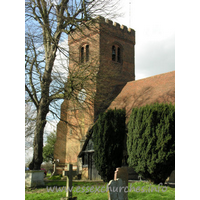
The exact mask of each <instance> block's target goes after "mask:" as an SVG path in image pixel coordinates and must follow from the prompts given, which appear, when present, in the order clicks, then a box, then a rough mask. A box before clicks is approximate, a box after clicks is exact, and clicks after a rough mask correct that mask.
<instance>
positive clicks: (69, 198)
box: [61, 164, 77, 200]
mask: <svg viewBox="0 0 200 200" xmlns="http://www.w3.org/2000/svg"><path fill="white" fill-rule="evenodd" d="M72 167H73V165H72V164H67V171H69V176H67V180H66V197H64V198H61V200H76V199H77V197H72V171H73V170H72Z"/></svg>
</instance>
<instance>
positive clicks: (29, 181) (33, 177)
mask: <svg viewBox="0 0 200 200" xmlns="http://www.w3.org/2000/svg"><path fill="white" fill-rule="evenodd" d="M44 185H45V183H44V171H42V170H29V171H25V186H26V187H40V186H44Z"/></svg>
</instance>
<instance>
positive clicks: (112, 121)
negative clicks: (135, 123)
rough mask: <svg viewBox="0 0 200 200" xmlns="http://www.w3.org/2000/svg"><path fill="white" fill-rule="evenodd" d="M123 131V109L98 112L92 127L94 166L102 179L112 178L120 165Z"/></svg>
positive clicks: (124, 129) (108, 179)
mask: <svg viewBox="0 0 200 200" xmlns="http://www.w3.org/2000/svg"><path fill="white" fill-rule="evenodd" d="M125 131H126V126H125V110H116V109H115V110H108V111H107V112H105V113H102V114H100V116H99V119H98V121H97V122H96V124H95V125H94V127H93V136H92V137H93V142H94V151H95V153H94V161H95V166H96V168H97V170H98V172H99V175H100V176H101V177H102V179H103V180H104V181H110V180H111V179H113V178H114V172H115V170H116V168H117V167H121V164H122V158H123V149H124V139H125V134H126V132H125Z"/></svg>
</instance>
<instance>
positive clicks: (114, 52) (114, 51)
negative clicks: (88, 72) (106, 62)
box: [112, 45, 116, 61]
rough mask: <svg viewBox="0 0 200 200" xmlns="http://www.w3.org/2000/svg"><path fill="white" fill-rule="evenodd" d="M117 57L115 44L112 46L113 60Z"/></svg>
mask: <svg viewBox="0 0 200 200" xmlns="http://www.w3.org/2000/svg"><path fill="white" fill-rule="evenodd" d="M115 58H116V49H115V46H114V45H113V46H112V60H113V61H115Z"/></svg>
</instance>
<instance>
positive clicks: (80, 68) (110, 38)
mask: <svg viewBox="0 0 200 200" xmlns="http://www.w3.org/2000/svg"><path fill="white" fill-rule="evenodd" d="M68 44H69V55H70V60H69V76H68V83H67V84H70V83H72V82H73V84H74V83H77V84H75V85H77V88H76V89H75V90H76V91H74V96H73V97H72V98H70V100H64V102H63V103H62V105H61V121H60V122H59V123H58V125H57V141H56V144H55V150H54V159H59V162H58V163H57V168H56V173H59V174H61V173H62V171H63V170H66V164H67V163H72V164H73V165H74V166H76V167H77V170H79V173H82V167H81V166H82V164H81V160H79V159H78V158H77V155H78V154H79V152H80V150H81V147H82V145H83V143H84V141H85V136H86V133H87V131H88V130H89V128H90V127H91V126H92V125H93V123H94V122H95V120H96V119H97V117H98V115H99V114H100V113H101V112H103V111H105V110H106V108H107V107H108V106H109V105H110V103H111V102H112V101H113V100H114V99H115V97H116V96H117V95H118V94H119V93H120V91H121V90H122V88H123V87H124V86H125V84H126V83H127V82H129V81H133V80H135V64H134V62H135V61H134V60H135V57H134V55H135V52H134V45H135V31H134V30H133V29H127V27H126V26H123V25H122V26H120V25H119V24H118V23H113V22H112V21H110V20H105V19H104V18H103V17H99V18H98V21H95V22H94V23H93V22H92V21H91V22H87V23H86V25H82V26H81V29H76V30H75V31H74V32H73V33H72V34H71V35H70V36H69V38H68ZM65 121H66V122H65ZM74 170H75V168H74Z"/></svg>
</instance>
